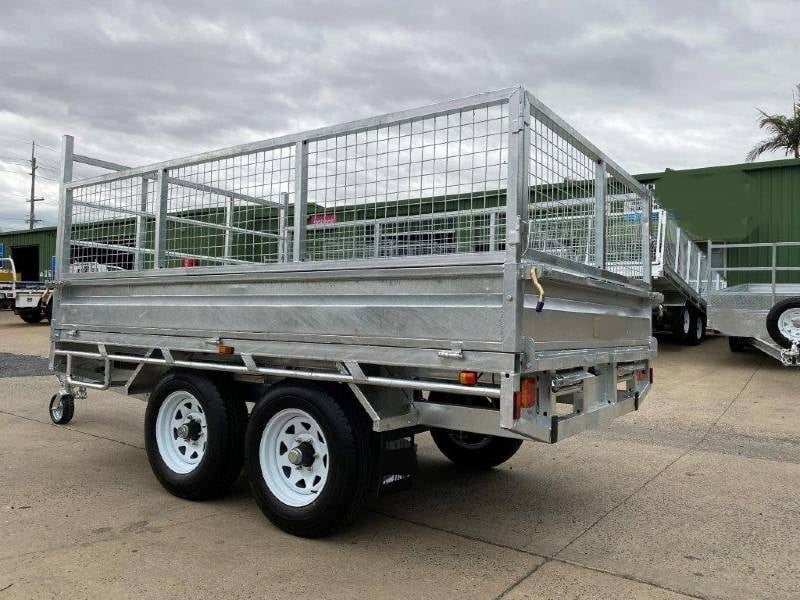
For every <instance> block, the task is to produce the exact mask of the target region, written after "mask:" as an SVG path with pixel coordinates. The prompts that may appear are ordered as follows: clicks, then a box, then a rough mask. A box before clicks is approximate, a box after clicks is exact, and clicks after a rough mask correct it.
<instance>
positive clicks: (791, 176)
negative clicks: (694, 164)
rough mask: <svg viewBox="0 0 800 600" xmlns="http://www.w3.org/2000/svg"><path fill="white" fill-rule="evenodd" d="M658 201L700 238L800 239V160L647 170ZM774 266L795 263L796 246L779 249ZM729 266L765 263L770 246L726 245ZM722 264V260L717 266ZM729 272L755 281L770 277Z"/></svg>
mask: <svg viewBox="0 0 800 600" xmlns="http://www.w3.org/2000/svg"><path fill="white" fill-rule="evenodd" d="M636 178H637V179H638V180H639V181H641V182H642V183H645V184H652V185H653V188H654V195H655V198H656V200H657V201H658V202H659V203H660V204H661V205H662V206H664V207H665V208H667V209H668V210H670V211H672V212H673V213H674V214H675V216H676V217H677V220H678V223H679V224H680V225H681V227H684V228H685V229H686V230H687V231H689V232H691V233H692V235H693V236H694V237H695V238H696V239H698V240H712V241H714V242H729V243H761V242H800V160H798V159H789V160H774V161H767V162H756V163H743V164H738V165H724V166H718V167H707V168H703V169H687V170H681V171H676V170H672V169H667V170H666V171H664V172H663V173H645V174H641V175H637V176H636ZM777 258H778V260H777V263H778V266H799V265H800V247H794V248H782V249H780V250H779V253H778V257H777ZM718 260H720V261H724V264H725V265H726V266H728V267H752V266H768V265H769V264H770V261H771V249H769V248H759V249H729V250H728V252H727V256H723V257H719V259H718ZM718 266H723V265H718ZM762 275H763V277H756V276H755V274H754V273H752V272H750V273H747V274H741V273H740V274H731V275H730V276H729V277H728V281H729V283H738V282H739V281H738V280H739V279H742V280H744V279H747V280H749V281H756V280H759V281H760V280H761V279H763V280H764V281H766V279H767V278H768V277H769V275H768V274H767V273H763V274H762ZM798 280H800V274H797V273H782V274H780V275H779V281H784V282H796V281H798Z"/></svg>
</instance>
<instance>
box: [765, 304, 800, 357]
mask: <svg viewBox="0 0 800 600" xmlns="http://www.w3.org/2000/svg"><path fill="white" fill-rule="evenodd" d="M767 331H768V332H769V335H770V337H772V339H773V340H775V343H777V344H778V345H779V346H782V347H783V348H791V347H792V344H795V343H800V298H787V299H786V300H783V301H781V302H778V303H777V304H776V305H775V306H773V307H772V310H770V311H769V314H767Z"/></svg>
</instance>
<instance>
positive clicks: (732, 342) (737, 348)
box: [728, 337, 750, 352]
mask: <svg viewBox="0 0 800 600" xmlns="http://www.w3.org/2000/svg"><path fill="white" fill-rule="evenodd" d="M728 347H729V348H730V349H731V352H746V351H747V350H749V349H750V340H749V339H748V338H744V337H729V338H728Z"/></svg>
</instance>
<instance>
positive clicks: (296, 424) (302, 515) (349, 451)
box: [245, 382, 378, 537]
mask: <svg viewBox="0 0 800 600" xmlns="http://www.w3.org/2000/svg"><path fill="white" fill-rule="evenodd" d="M245 459H246V469H247V475H248V478H249V479H250V485H251V486H252V488H253V493H254V495H255V497H256V502H257V503H258V505H259V507H260V508H261V510H262V512H263V513H264V514H265V515H266V516H267V518H268V519H269V520H270V521H272V522H273V523H274V524H275V525H277V526H278V527H280V528H281V529H283V530H284V531H286V532H288V533H292V534H294V535H300V536H304V537H319V536H322V535H325V534H328V533H330V532H332V531H334V530H336V529H338V528H340V527H342V526H344V525H346V524H347V523H349V522H350V521H351V520H352V519H354V518H355V516H356V515H357V514H358V512H359V511H360V509H361V507H362V506H363V505H364V503H365V501H366V500H367V497H368V496H369V493H370V492H371V491H372V490H373V487H374V484H376V483H377V477H378V475H377V470H376V469H375V465H376V462H377V461H376V459H375V457H374V455H373V454H372V453H371V452H370V427H369V423H368V421H367V419H366V415H364V414H363V412H362V410H361V408H360V407H357V406H355V405H354V403H353V402H351V401H350V399H349V398H347V397H342V398H337V397H335V396H333V395H331V394H330V393H329V392H328V391H327V390H325V389H323V388H321V387H317V386H315V385H313V384H308V383H299V382H298V383H286V384H279V385H277V386H274V387H272V388H271V389H270V390H269V391H268V392H267V394H266V395H265V396H264V398H263V399H262V400H261V401H260V402H259V403H258V404H257V405H256V407H255V408H254V409H253V412H252V413H251V415H250V422H249V424H248V427H247V437H246V440H245Z"/></svg>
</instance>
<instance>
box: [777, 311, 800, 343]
mask: <svg viewBox="0 0 800 600" xmlns="http://www.w3.org/2000/svg"><path fill="white" fill-rule="evenodd" d="M778 331H780V332H781V333H782V334H783V336H784V337H785V338H786V339H788V340H789V341H792V342H798V341H800V308H787V309H786V310H785V311H783V312H782V313H781V316H780V317H778Z"/></svg>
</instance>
